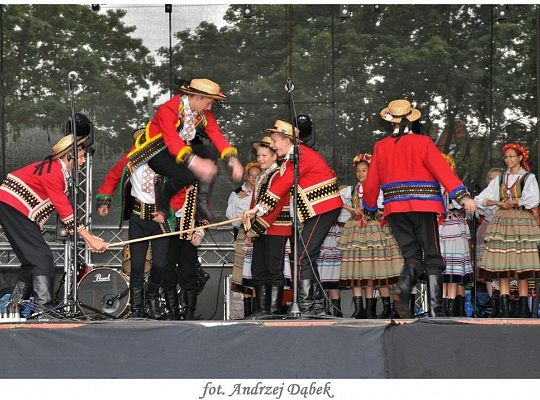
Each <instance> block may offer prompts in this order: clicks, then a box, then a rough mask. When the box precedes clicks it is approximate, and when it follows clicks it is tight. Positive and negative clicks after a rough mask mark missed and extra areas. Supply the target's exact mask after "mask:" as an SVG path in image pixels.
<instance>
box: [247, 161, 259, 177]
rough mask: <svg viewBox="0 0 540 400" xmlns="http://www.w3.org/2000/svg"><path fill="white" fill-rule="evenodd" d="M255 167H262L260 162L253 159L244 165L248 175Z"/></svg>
mask: <svg viewBox="0 0 540 400" xmlns="http://www.w3.org/2000/svg"><path fill="white" fill-rule="evenodd" d="M253 167H257V168H259V169H260V168H261V167H260V166H259V163H258V162H256V161H251V162H248V163H247V164H246V166H245V167H244V173H245V174H246V175H247V173H248V172H249V170H250V169H251V168H253Z"/></svg>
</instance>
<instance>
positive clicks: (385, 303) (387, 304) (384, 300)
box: [377, 297, 392, 319]
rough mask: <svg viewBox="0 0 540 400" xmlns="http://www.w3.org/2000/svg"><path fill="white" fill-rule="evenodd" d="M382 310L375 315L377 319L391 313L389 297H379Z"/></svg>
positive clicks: (387, 316)
mask: <svg viewBox="0 0 540 400" xmlns="http://www.w3.org/2000/svg"><path fill="white" fill-rule="evenodd" d="M381 300H382V305H383V310H382V313H381V314H380V315H379V316H378V317H377V318H378V319H387V318H390V316H391V315H392V304H391V303H390V297H381Z"/></svg>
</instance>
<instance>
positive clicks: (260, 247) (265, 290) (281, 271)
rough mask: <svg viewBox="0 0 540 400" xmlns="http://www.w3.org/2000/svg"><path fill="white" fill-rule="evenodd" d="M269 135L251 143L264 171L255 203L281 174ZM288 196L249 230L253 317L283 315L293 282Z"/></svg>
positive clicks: (256, 221)
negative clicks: (287, 288)
mask: <svg viewBox="0 0 540 400" xmlns="http://www.w3.org/2000/svg"><path fill="white" fill-rule="evenodd" d="M271 143H272V140H271V138H270V136H265V137H264V138H263V139H262V140H259V141H255V142H252V146H253V148H254V149H255V150H256V151H257V162H258V163H259V165H260V167H261V169H262V173H261V174H260V175H259V177H258V178H257V185H256V188H255V197H254V202H253V204H256V203H258V202H259V200H260V199H261V198H262V197H263V196H265V195H266V194H267V190H268V188H269V187H270V186H271V185H272V182H273V180H274V179H275V178H276V177H277V176H279V171H280V169H279V166H278V164H277V154H276V152H275V151H274V150H273V149H272V147H271ZM289 203H290V200H289V197H288V196H284V197H283V198H281V199H280V200H279V202H278V203H277V205H276V207H275V208H274V209H273V210H272V211H271V212H269V213H268V214H266V215H263V216H259V217H257V218H255V219H254V220H253V223H252V225H251V228H250V230H248V231H247V232H246V237H247V238H246V241H247V242H248V243H249V242H253V260H252V262H251V273H252V276H253V279H252V282H253V287H254V288H255V301H256V310H255V311H254V312H253V315H252V318H259V317H263V318H264V317H265V316H268V315H279V314H281V305H282V300H283V291H284V288H285V286H286V285H290V277H291V272H290V264H289V257H288V255H289V253H290V244H289V238H290V237H291V234H292V222H291V217H290V214H289Z"/></svg>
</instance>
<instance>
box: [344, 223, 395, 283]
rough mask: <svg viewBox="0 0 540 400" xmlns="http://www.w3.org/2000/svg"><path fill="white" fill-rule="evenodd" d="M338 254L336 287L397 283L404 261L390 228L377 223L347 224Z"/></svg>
mask: <svg viewBox="0 0 540 400" xmlns="http://www.w3.org/2000/svg"><path fill="white" fill-rule="evenodd" d="M338 248H339V249H340V250H341V274H340V277H339V286H341V287H354V286H367V285H368V284H370V283H371V282H373V285H374V286H388V285H392V284H394V283H396V282H397V280H398V278H399V274H400V272H401V268H402V267H403V257H402V256H401V252H400V250H399V246H398V245H397V243H396V240H395V239H394V235H393V234H392V231H391V230H390V226H389V225H388V224H386V225H385V226H384V227H381V226H380V224H379V222H378V221H367V223H366V225H365V226H364V227H362V228H361V227H360V226H359V224H358V221H356V220H350V221H347V223H346V224H345V226H344V227H343V229H342V232H341V237H340V239H339V241H338Z"/></svg>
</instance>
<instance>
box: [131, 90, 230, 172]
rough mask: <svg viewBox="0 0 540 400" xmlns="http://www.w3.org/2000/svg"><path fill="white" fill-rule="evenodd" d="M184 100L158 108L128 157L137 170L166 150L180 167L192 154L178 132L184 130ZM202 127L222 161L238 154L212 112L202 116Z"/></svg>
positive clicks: (170, 102)
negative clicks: (179, 129)
mask: <svg viewBox="0 0 540 400" xmlns="http://www.w3.org/2000/svg"><path fill="white" fill-rule="evenodd" d="M181 99H182V96H181V95H176V96H174V97H173V98H172V99H170V100H169V101H167V102H165V103H163V104H162V105H161V106H160V107H159V108H158V110H157V112H156V114H155V116H154V118H153V119H152V121H150V123H149V124H148V125H147V126H146V132H145V133H144V134H143V135H141V136H140V137H139V138H138V139H137V141H136V143H135V145H134V146H133V147H132V149H131V150H130V152H129V153H128V158H129V160H130V162H131V163H132V164H133V167H134V168H136V167H137V166H139V165H140V164H142V163H144V162H146V161H148V160H149V159H150V158H152V157H153V156H154V155H156V154H157V153H159V152H160V151H161V150H163V149H164V148H167V150H168V151H169V153H170V154H171V155H172V156H173V157H174V158H175V160H176V162H177V163H181V162H183V161H185V160H186V159H187V157H188V156H189V155H190V154H191V152H192V149H191V146H190V145H189V144H187V143H184V141H183V140H182V138H181V137H180V136H179V135H178V131H177V129H178V128H181V127H182V126H183V121H184V113H183V110H184V106H183V104H182V101H181ZM201 124H202V126H203V127H205V132H206V134H207V135H208V138H209V139H210V141H211V142H212V144H213V145H214V146H215V147H216V149H217V151H218V152H219V154H220V155H221V158H223V159H226V158H228V157H230V156H235V155H236V154H237V150H236V148H235V147H233V146H231V144H230V143H229V141H228V140H227V139H225V137H224V136H223V133H222V132H221V129H220V128H219V125H218V124H217V121H216V119H215V118H214V115H213V114H212V113H211V112H210V111H208V110H205V111H203V112H199V113H198V117H197V119H196V122H195V127H197V126H199V125H201Z"/></svg>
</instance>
